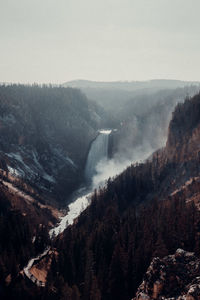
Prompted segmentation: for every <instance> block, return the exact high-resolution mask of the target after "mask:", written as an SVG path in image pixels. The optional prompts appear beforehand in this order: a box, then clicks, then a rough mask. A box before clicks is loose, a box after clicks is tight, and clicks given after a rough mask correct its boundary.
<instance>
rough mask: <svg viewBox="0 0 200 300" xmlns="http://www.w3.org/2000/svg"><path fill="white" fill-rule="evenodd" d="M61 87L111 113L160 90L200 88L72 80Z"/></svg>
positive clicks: (173, 82) (179, 83)
mask: <svg viewBox="0 0 200 300" xmlns="http://www.w3.org/2000/svg"><path fill="white" fill-rule="evenodd" d="M63 86H64V87H73V88H79V89H81V90H82V91H83V92H84V93H85V94H86V95H87V97H88V98H89V99H91V100H94V101H95V102H97V103H98V104H99V105H101V106H103V107H104V108H105V109H106V110H109V111H111V112H113V110H114V111H115V110H117V109H118V108H121V107H122V106H123V104H124V102H126V101H128V100H130V99H133V98H134V97H136V96H140V95H152V94H153V93H156V92H158V91H160V90H167V89H176V88H187V87H188V88H189V87H191V86H193V87H194V86H197V87H200V82H197V81H180V80H168V79H160V80H159V79H155V80H149V81H114V82H98V81H88V80H74V81H69V82H66V83H64V84H63Z"/></svg>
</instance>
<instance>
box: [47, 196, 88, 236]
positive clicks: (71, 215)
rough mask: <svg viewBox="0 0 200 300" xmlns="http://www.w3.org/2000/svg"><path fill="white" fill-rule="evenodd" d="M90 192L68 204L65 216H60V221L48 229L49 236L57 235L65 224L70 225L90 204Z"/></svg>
mask: <svg viewBox="0 0 200 300" xmlns="http://www.w3.org/2000/svg"><path fill="white" fill-rule="evenodd" d="M90 196H91V193H88V194H86V195H84V196H81V197H78V198H77V199H76V200H75V201H74V202H72V203H71V204H70V205H69V207H68V208H69V211H68V213H67V214H66V216H64V217H61V218H60V223H59V225H58V226H56V227H54V228H52V229H51V230H50V231H49V235H50V237H51V238H52V237H54V236H57V235H58V234H60V233H62V232H63V231H64V230H65V228H67V226H69V225H72V224H73V222H74V220H75V219H76V218H77V217H78V216H79V215H80V214H81V213H82V211H84V210H85V209H86V208H87V206H88V205H89V204H90Z"/></svg>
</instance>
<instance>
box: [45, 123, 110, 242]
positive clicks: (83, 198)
mask: <svg viewBox="0 0 200 300" xmlns="http://www.w3.org/2000/svg"><path fill="white" fill-rule="evenodd" d="M111 132H112V130H105V129H103V130H99V134H98V136H97V137H96V139H95V140H94V141H93V143H92V145H91V147H90V151H89V153H88V158H87V162H86V167H85V179H86V181H87V182H88V183H90V184H91V183H92V178H93V176H95V175H96V167H97V165H98V163H99V162H100V161H101V160H105V159H107V158H108V142H109V135H110V133H111ZM99 184H100V182H99V183H96V186H89V187H88V186H87V187H82V188H81V189H79V190H78V191H76V192H75V193H74V195H76V196H74V197H73V198H74V201H72V203H71V204H69V206H68V212H67V214H66V215H65V216H64V217H61V218H60V222H59V224H58V225H56V227H54V228H52V229H51V230H50V232H49V235H50V237H51V238H53V237H54V236H57V235H58V234H60V233H61V232H63V231H64V230H65V228H66V227H67V226H69V225H72V224H73V222H74V220H75V219H76V218H77V217H78V216H79V215H80V214H81V212H82V211H83V210H85V209H86V208H87V206H88V205H89V204H90V201H91V195H92V191H93V189H94V188H96V187H98V186H99Z"/></svg>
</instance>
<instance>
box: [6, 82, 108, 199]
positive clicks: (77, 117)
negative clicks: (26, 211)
mask: <svg viewBox="0 0 200 300" xmlns="http://www.w3.org/2000/svg"><path fill="white" fill-rule="evenodd" d="M105 122H106V117H105V113H104V112H103V110H102V109H100V108H98V107H97V105H94V104H93V103H90V102H89V101H88V100H87V99H86V97H85V96H84V95H83V94H82V93H81V92H80V91H79V90H75V89H70V88H68V89H66V88H61V87H59V88H55V87H54V88H53V87H48V86H43V87H39V86H22V85H12V86H0V164H1V168H2V169H4V170H5V171H6V172H7V174H10V175H13V176H15V177H16V178H18V179H19V178H21V179H22V181H23V182H26V183H28V184H29V185H31V186H33V187H34V188H35V189H37V190H38V192H39V194H40V195H43V196H44V197H43V198H45V199H48V198H50V199H55V200H56V201H57V202H62V201H63V200H66V198H67V196H68V195H69V194H70V193H71V192H72V191H73V190H74V189H75V188H76V187H77V186H78V185H79V183H80V182H81V180H83V178H82V176H83V171H82V170H83V167H84V164H85V161H86V157H87V152H88V149H89V146H90V143H91V141H92V140H93V139H94V138H95V136H96V132H97V129H98V128H99V127H100V128H101V127H102V124H105Z"/></svg>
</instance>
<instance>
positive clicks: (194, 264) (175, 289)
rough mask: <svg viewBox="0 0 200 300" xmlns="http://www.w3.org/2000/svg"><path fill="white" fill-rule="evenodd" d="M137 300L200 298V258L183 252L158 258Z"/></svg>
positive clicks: (180, 250)
mask: <svg viewBox="0 0 200 300" xmlns="http://www.w3.org/2000/svg"><path fill="white" fill-rule="evenodd" d="M134 299H135V300H136V299H137V300H151V299H160V300H161V299H162V300H167V299H168V300H169V299H171V300H173V299H174V300H175V299H177V300H198V299H200V259H199V258H197V257H196V256H195V255H194V253H192V252H186V251H184V250H182V249H177V251H176V253H175V254H174V255H169V256H166V257H164V258H162V259H161V258H159V257H155V258H154V259H153V260H152V262H151V264H150V266H149V268H148V270H147V272H146V274H145V275H144V280H143V282H142V284H141V285H140V287H139V289H138V291H137V295H136V298H134Z"/></svg>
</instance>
